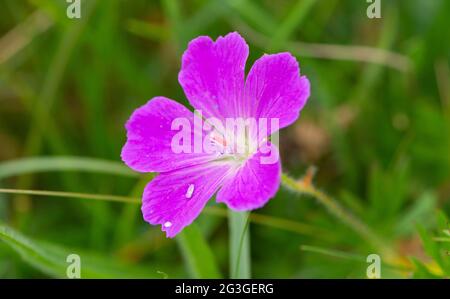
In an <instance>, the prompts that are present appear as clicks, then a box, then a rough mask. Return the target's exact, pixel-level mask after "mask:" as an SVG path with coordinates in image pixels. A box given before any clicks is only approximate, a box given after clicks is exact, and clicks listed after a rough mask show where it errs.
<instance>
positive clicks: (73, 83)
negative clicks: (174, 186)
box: [0, 0, 450, 278]
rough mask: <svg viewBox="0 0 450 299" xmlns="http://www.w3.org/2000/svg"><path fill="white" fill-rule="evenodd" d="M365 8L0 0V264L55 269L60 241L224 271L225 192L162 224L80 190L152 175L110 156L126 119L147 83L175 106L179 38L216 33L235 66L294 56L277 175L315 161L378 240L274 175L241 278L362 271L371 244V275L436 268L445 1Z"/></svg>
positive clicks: (88, 258) (97, 252) (69, 247)
mask: <svg viewBox="0 0 450 299" xmlns="http://www.w3.org/2000/svg"><path fill="white" fill-rule="evenodd" d="M368 5H369V4H368V3H366V1H352V0H349V1H338V0H326V1H325V0H321V1H318V0H301V1H288V0H281V1H268V0H266V1H256V0H253V1H251V0H230V1H223V0H211V1H205V0H186V1H176V0H161V1H150V0H146V1H144V0H135V1H119V0H108V1H106V0H104V1H102V0H98V1H94V0H86V1H82V3H81V7H82V16H81V18H80V19H69V18H67V16H66V8H67V6H68V4H67V3H66V1H65V0H29V1H25V0H24V1H16V0H2V1H1V3H0V7H1V10H0V16H1V18H0V188H3V189H2V190H3V191H2V192H0V277H3V278H37V277H65V275H66V268H67V266H68V263H67V262H66V256H67V255H68V254H70V253H76V254H78V255H80V257H81V267H82V277H158V278H164V277H169V278H177V277H190V278H196V277H229V275H230V274H229V272H230V269H229V263H228V259H229V254H230V253H229V247H228V244H229V242H228V225H227V221H226V216H227V214H226V210H225V206H224V205H217V204H215V203H214V202H213V200H211V203H210V206H209V207H208V209H207V210H206V211H205V212H204V213H202V215H201V216H200V217H199V218H198V219H197V220H196V221H195V224H194V225H192V226H191V227H189V228H188V229H186V231H185V232H184V233H183V234H181V235H180V236H178V237H176V238H175V239H166V238H165V236H164V234H163V233H161V231H160V228H159V227H151V226H149V225H148V224H146V223H145V222H144V221H143V220H142V217H141V214H140V206H139V204H135V203H124V202H110V201H108V199H116V200H117V201H123V200H124V199H122V198H112V197H109V198H108V196H106V198H105V199H107V200H96V199H103V198H95V195H99V194H100V195H101V194H111V195H116V196H127V197H132V198H139V197H140V195H141V192H142V189H143V187H144V186H145V183H146V182H147V181H149V180H150V179H151V176H152V175H148V176H139V175H138V174H135V173H132V172H131V171H129V170H128V169H127V168H126V167H125V166H124V165H123V164H122V163H121V161H120V150H121V147H122V145H123V144H124V141H125V130H124V127H123V126H124V123H125V121H126V120H127V118H128V117H129V115H130V114H131V112H132V111H133V110H134V109H135V108H137V107H138V106H140V105H142V104H144V103H145V102H146V101H147V100H149V99H150V98H152V97H154V96H157V95H164V96H167V97H169V98H172V99H176V100H178V101H179V102H181V103H183V104H188V103H187V101H186V99H185V96H184V94H183V91H182V89H181V87H180V86H179V84H178V81H177V74H178V71H179V68H180V58H181V54H182V52H183V51H184V49H185V48H186V46H187V43H188V42H189V41H190V40H191V39H193V38H195V37H197V36H199V35H209V36H211V37H212V38H214V39H215V38H216V37H217V36H219V35H225V34H226V33H228V32H230V31H238V32H239V33H240V34H241V35H242V36H243V37H244V38H245V39H246V40H247V42H248V44H249V47H250V57H249V60H248V62H247V70H248V69H249V67H250V66H251V65H252V63H253V62H254V61H255V60H256V59H257V58H258V57H260V56H261V55H262V54H263V53H275V52H279V51H290V52H291V53H293V54H294V55H295V56H296V57H297V58H298V60H299V62H300V66H301V69H302V74H305V75H307V76H308V77H309V79H310V81H311V86H312V92H311V97H310V99H309V102H308V104H307V105H306V107H305V109H304V110H303V112H302V115H301V117H300V118H299V120H298V121H297V122H296V123H295V124H294V125H293V126H291V127H289V128H287V129H284V130H283V131H282V132H281V134H280V148H281V153H282V162H283V169H284V172H287V173H289V174H290V175H291V176H293V177H296V178H300V177H302V176H303V175H304V174H305V172H306V169H307V168H308V167H309V166H315V167H316V170H317V172H316V176H315V178H314V183H315V185H316V186H317V187H318V188H320V189H321V190H324V191H325V192H326V194H328V195H329V196H330V197H331V198H332V200H334V201H335V202H338V203H339V204H340V205H341V206H342V207H344V209H345V210H346V211H348V212H349V213H351V214H353V215H354V217H355V218H357V219H359V220H360V221H361V222H363V223H364V224H365V225H366V227H367V228H368V230H370V232H369V234H370V235H375V236H377V240H379V241H380V242H378V243H377V242H370V240H371V237H370V236H368V235H367V234H366V232H364V231H361V230H358V229H355V227H353V226H352V225H349V224H348V222H346V221H343V220H342V219H341V218H340V217H339V215H338V217H336V213H330V211H328V210H327V209H326V208H324V207H323V206H322V205H320V204H319V203H318V202H317V201H316V200H315V199H314V198H313V197H311V196H305V195H301V194H297V193H295V192H292V191H290V190H287V189H286V188H284V187H282V188H280V190H279V192H278V194H277V196H276V198H275V199H273V200H271V201H270V202H269V203H268V204H267V205H266V206H265V207H264V208H262V209H260V210H257V211H254V212H253V213H252V216H251V217H252V218H251V223H250V228H249V229H250V234H251V266H252V277H255V278H299V277H301V278H347V277H355V278H364V277H366V268H367V266H368V263H367V262H366V257H367V255H369V254H371V253H376V254H379V255H380V256H381V259H382V270H381V271H382V277H383V278H388V277H398V278H406V277H418V278H424V277H449V276H450V256H449V250H450V243H449V242H450V231H449V228H450V227H449V224H448V222H447V219H446V215H449V211H450V206H449V201H448V200H449V199H450V176H449V174H450V70H449V68H450V67H449V58H450V30H449V28H450V1H447V0H432V1H421V0H398V1H389V0H381V14H382V18H381V19H369V18H368V17H367V16H366V9H367V6H368ZM4 189H21V190H22V189H23V190H50V191H61V192H78V193H83V194H84V193H86V194H92V195H88V196H86V198H79V197H83V196H79V195H73V196H72V195H70V194H69V195H68V197H61V196H51V194H47V195H44V196H42V195H41V196H37V195H26V194H14V193H12V194H11V193H7V191H5V190H4ZM13 192H14V191H13ZM66 195H67V194H66ZM384 252H390V254H389V255H386V254H385V253H384Z"/></svg>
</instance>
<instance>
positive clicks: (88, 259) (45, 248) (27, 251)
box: [0, 224, 160, 278]
mask: <svg viewBox="0 0 450 299" xmlns="http://www.w3.org/2000/svg"><path fill="white" fill-rule="evenodd" d="M0 240H2V241H3V242H4V243H6V244H7V245H8V246H9V247H11V248H12V249H13V250H14V251H15V252H16V253H18V254H19V255H20V256H21V257H22V259H23V260H24V261H25V262H26V263H27V264H29V265H31V266H32V267H34V268H36V269H38V270H40V271H42V272H43V273H45V274H47V275H49V276H51V277H56V278H65V277H67V276H66V271H67V267H68V266H69V265H70V263H68V262H66V259H67V257H68V256H69V255H70V254H77V255H79V256H80V261H81V263H80V264H81V267H80V270H81V278H160V275H158V272H157V269H155V270H154V271H152V270H151V269H148V268H143V267H136V266H127V265H124V264H122V263H119V262H118V261H116V260H114V259H112V258H106V257H105V256H103V255H102V256H100V255H95V254H92V253H87V252H85V251H83V250H69V249H67V248H64V247H61V246H58V245H55V244H51V243H47V242H42V241H38V240H33V239H32V238H29V237H27V236H25V235H23V234H21V233H19V232H18V231H16V230H14V229H12V228H10V227H8V226H6V225H3V224H0Z"/></svg>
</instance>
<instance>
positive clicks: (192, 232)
mask: <svg viewBox="0 0 450 299" xmlns="http://www.w3.org/2000/svg"><path fill="white" fill-rule="evenodd" d="M175 240H176V241H177V243H178V246H179V248H180V250H181V253H182V255H183V258H184V260H185V263H186V265H187V266H188V269H189V272H190V273H191V275H192V277H193V278H221V277H222V275H221V274H220V271H219V267H218V266H217V262H216V260H215V257H214V254H213V252H212V250H211V247H210V246H209V245H208V243H207V242H206V240H205V238H204V237H203V235H202V233H201V231H200V229H199V228H198V226H197V225H196V224H191V225H190V226H188V227H186V228H184V229H183V231H182V232H181V233H180V234H179V235H178V236H177V237H176V238H175Z"/></svg>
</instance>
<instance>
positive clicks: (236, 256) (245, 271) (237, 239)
mask: <svg viewBox="0 0 450 299" xmlns="http://www.w3.org/2000/svg"><path fill="white" fill-rule="evenodd" d="M228 216H229V218H228V226H229V230H230V276H231V278H250V275H251V274H250V273H251V269H250V266H251V260H250V233H249V230H248V223H249V213H248V212H234V211H232V210H228Z"/></svg>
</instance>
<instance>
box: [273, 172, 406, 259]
mask: <svg viewBox="0 0 450 299" xmlns="http://www.w3.org/2000/svg"><path fill="white" fill-rule="evenodd" d="M281 182H282V184H283V185H284V186H285V187H287V188H288V189H290V190H293V191H295V192H297V193H300V194H306V195H309V196H312V197H314V198H315V199H316V200H317V201H318V202H319V203H320V204H322V205H323V206H324V207H325V208H326V209H327V210H328V212H330V214H332V215H333V216H335V217H336V218H338V219H339V220H341V221H342V222H344V223H345V224H346V225H347V226H349V227H350V228H351V229H353V230H354V231H355V232H356V233H358V234H359V235H360V236H361V237H362V238H363V239H365V240H366V241H368V242H369V243H371V244H372V245H373V246H374V247H376V248H377V249H378V250H380V251H381V252H382V253H383V254H385V255H386V256H388V257H389V258H393V259H396V258H398V257H397V254H396V253H395V251H394V250H393V249H392V248H391V247H389V246H387V242H385V241H384V240H383V239H381V238H380V237H379V236H378V235H377V234H375V233H374V232H373V231H372V230H371V229H370V228H369V227H368V226H367V225H366V224H365V223H364V222H362V221H361V220H360V219H358V218H356V217H355V216H354V215H353V214H352V213H351V212H350V211H348V210H346V209H345V208H343V207H342V206H341V205H340V204H339V203H338V202H336V201H335V200H334V199H333V198H331V197H330V196H328V195H326V194H325V193H324V192H322V191H320V190H318V189H316V187H315V186H314V185H313V184H312V182H311V177H308V176H307V177H306V178H305V179H304V180H299V181H296V180H295V179H293V178H291V177H290V176H288V175H287V174H284V173H283V174H282V177H281Z"/></svg>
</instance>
